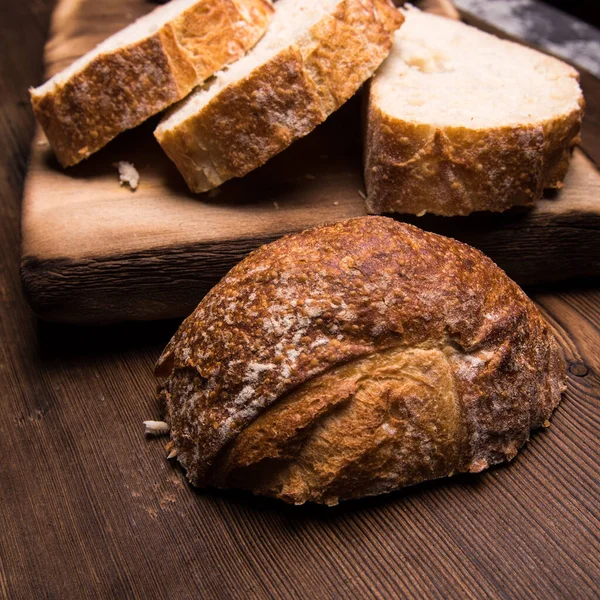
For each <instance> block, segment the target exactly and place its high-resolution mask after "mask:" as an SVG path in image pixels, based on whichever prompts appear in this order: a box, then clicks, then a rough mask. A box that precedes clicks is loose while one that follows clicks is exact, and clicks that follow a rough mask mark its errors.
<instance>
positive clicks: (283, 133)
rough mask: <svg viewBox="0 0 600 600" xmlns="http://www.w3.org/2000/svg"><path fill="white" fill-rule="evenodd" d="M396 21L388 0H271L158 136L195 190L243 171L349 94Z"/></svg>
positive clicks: (381, 53) (383, 49)
mask: <svg viewBox="0 0 600 600" xmlns="http://www.w3.org/2000/svg"><path fill="white" fill-rule="evenodd" d="M402 20H403V19H402V16H401V15H400V13H399V11H398V10H396V9H395V8H394V7H393V6H392V5H391V4H390V3H389V0H279V2H277V4H276V5H275V17H274V18H273V22H272V24H271V26H270V27H269V30H268V31H267V33H266V35H265V36H264V37H263V39H262V40H261V41H260V42H259V43H258V44H257V45H256V47H255V48H254V49H253V50H252V51H251V52H249V53H248V54H247V55H246V56H245V57H244V58H243V59H242V60H240V61H238V62H237V63H235V64H233V65H232V66H231V67H230V68H228V69H226V70H223V71H221V72H220V73H218V74H217V76H216V77H215V78H214V79H213V80H211V81H210V82H209V83H208V84H207V85H206V86H204V88H203V89H200V90H199V91H197V92H195V93H193V94H192V95H191V96H190V97H189V98H188V99H186V100H185V101H184V102H183V103H182V104H181V105H179V106H178V107H175V108H174V109H173V110H172V112H171V113H170V114H169V115H167V117H166V118H165V119H164V120H163V121H162V122H161V124H160V125H159V127H158V128H157V129H156V132H155V135H156V138H157V139H158V141H159V143H160V145H161V146H162V148H163V149H164V150H165V152H166V153H167V154H168V155H169V157H170V158H171V159H172V160H173V161H174V162H175V164H176V165H177V168H178V169H179V170H180V171H181V173H182V175H183V176H184V178H185V180H186V181H187V183H188V185H189V187H190V189H191V190H192V191H194V192H204V191H207V190H210V189H211V188H214V187H217V186H219V185H220V184H221V183H223V182H224V181H226V180H228V179H231V178H232V177H241V176H242V175H245V174H246V173H248V172H249V171H251V170H253V169H255V168H257V167H259V166H260V165H262V164H264V163H265V162H266V161H267V160H269V158H271V157H272V156H274V155H275V154H277V153H278V152H281V151H282V150H284V149H285V148H287V147H288V146H289V145H290V144H291V143H292V142H293V141H294V140H296V139H298V138H300V137H302V136H304V135H306V134H307V133H309V132H310V131H312V130H313V129H314V128H315V127H316V126H317V125H318V124H319V123H321V122H322V121H324V120H325V119H326V118H327V117H328V116H329V115H330V114H331V113H332V112H333V111H335V110H336V109H337V108H339V107H340V105H341V104H343V103H344V102H345V101H346V100H347V99H348V98H350V96H352V94H354V92H356V90H357V89H358V88H359V86H360V85H361V84H362V83H363V82H364V81H365V80H366V79H368V78H369V77H370V76H371V75H372V74H373V72H374V71H375V69H376V68H377V67H378V66H379V65H380V64H381V62H382V61H383V59H384V58H385V57H386V56H387V55H388V53H389V51H390V48H391V45H392V39H393V32H394V30H395V29H397V28H398V27H399V26H400V24H401V23H402Z"/></svg>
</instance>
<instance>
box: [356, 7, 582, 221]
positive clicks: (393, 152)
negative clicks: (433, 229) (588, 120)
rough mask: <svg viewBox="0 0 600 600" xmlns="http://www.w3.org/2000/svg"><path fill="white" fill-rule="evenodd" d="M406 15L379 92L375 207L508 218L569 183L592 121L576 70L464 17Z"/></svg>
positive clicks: (377, 80)
mask: <svg viewBox="0 0 600 600" xmlns="http://www.w3.org/2000/svg"><path fill="white" fill-rule="evenodd" d="M404 14H405V16H406V22H405V24H404V25H403V27H402V29H401V30H400V31H399V32H398V33H397V34H396V42H395V44H394V48H393V50H392V52H391V54H390V56H389V58H388V59H387V60H386V61H385V62H384V63H383V65H382V66H381V68H380V69H379V70H378V71H377V73H376V75H375V77H374V78H373V81H372V83H371V86H370V93H369V99H368V111H367V123H366V141H365V182H366V188H367V210H368V212H370V213H377V214H380V213H389V212H399V213H412V214H417V215H421V214H424V213H426V212H429V213H434V214H438V215H447V216H451V215H466V214H469V213H471V212H473V211H479V210H492V211H503V210H505V209H507V208H509V207H511V206H514V205H525V206H527V205H532V204H533V203H534V201H535V200H536V199H539V198H540V197H541V196H542V192H543V190H544V188H557V187H560V186H561V185H562V181H563V179H564V177H565V175H566V172H567V169H568V165H569V160H570V156H571V150H572V148H573V146H574V145H575V144H576V143H577V142H578V141H579V131H580V126H581V119H582V115H583V96H582V94H581V89H580V88H579V84H578V73H577V71H575V69H573V68H572V67H570V66H569V65H567V64H565V63H563V62H561V61H559V60H557V59H555V58H552V57H550V56H546V55H545V54H542V53H541V52H537V51H535V50H532V49H530V48H526V47H524V46H521V45H519V44H515V43H512V42H508V41H505V40H501V39H499V38H497V37H494V36H492V35H489V34H487V33H484V32H482V31H479V30H477V29H474V28H472V27H469V26H467V25H465V24H463V23H460V22H458V21H453V20H450V19H444V18H442V17H438V16H434V15H430V14H427V13H423V12H421V11H419V10H417V9H414V8H412V9H408V10H405V11H404Z"/></svg>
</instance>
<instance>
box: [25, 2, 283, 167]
mask: <svg viewBox="0 0 600 600" xmlns="http://www.w3.org/2000/svg"><path fill="white" fill-rule="evenodd" d="M272 13H273V6H272V4H271V2H270V0H172V1H171V2H169V3H168V4H166V5H164V6H161V7H158V8H156V9H155V10H154V11H152V12H151V13H150V14H148V15H146V16H144V17H142V18H141V19H138V20H137V21H136V22H135V23H133V24H132V25H130V26H129V27H126V28H125V29H123V30H122V31H120V32H118V33H117V34H115V35H113V36H111V37H109V38H108V39H107V40H105V41H104V42H102V43H101V44H100V45H99V46H97V47H96V48H95V49H94V50H92V51H91V52H89V53H87V54H86V55H84V56H82V57H81V58H80V59H78V60H76V61H75V62H74V63H73V64H72V65H70V66H69V67H68V68H67V69H65V70H64V71H62V72H60V73H58V74H57V75H55V76H54V77H52V78H51V79H50V80H48V81H47V82H46V83H45V84H44V85H42V86H40V87H38V88H36V89H32V90H31V100H32V104H33V109H34V111H35V114H36V117H37V119H38V121H39V123H40V125H41V126H42V128H43V130H44V132H45V133H46V136H47V138H48V140H49V142H50V144H51V145H52V147H53V149H54V151H55V153H56V156H57V158H58V160H59V162H60V163H61V164H62V165H63V166H65V167H66V166H70V165H74V164H76V163H78V162H80V161H81V160H83V159H85V158H87V157H88V156H90V155H91V154H93V153H94V152H96V151H97V150H99V149H100V148H102V147H103V146H104V145H106V144H107V143H108V142H109V141H110V140H112V139H113V138H114V137H115V136H117V135H118V134H119V133H121V132H123V131H125V130H127V129H131V128H133V127H136V126H137V125H139V124H140V123H142V122H143V121H145V120H146V119H148V118H149V117H151V116H152V115H154V114H156V113H158V112H160V111H162V110H164V109H165V108H167V107H168V106H170V105H171V104H173V103H174V102H177V101H178V100H181V99H182V98H184V97H185V96H187V95H188V94H189V93H190V91H191V90H192V89H193V88H194V87H195V86H197V85H198V84H199V83H202V82H203V81H204V80H205V79H207V78H208V77H209V76H211V75H212V74H213V73H214V72H215V71H218V70H219V69H221V68H222V67H223V66H224V65H227V64H229V63H231V62H233V61H235V60H237V59H238V58H240V57H242V56H243V55H244V54H245V53H246V52H247V51H248V49H249V48H251V47H252V46H254V44H256V42H257V41H258V40H259V39H260V38H261V37H262V35H263V34H264V32H265V30H266V28H267V26H268V24H269V21H270V19H271V16H272Z"/></svg>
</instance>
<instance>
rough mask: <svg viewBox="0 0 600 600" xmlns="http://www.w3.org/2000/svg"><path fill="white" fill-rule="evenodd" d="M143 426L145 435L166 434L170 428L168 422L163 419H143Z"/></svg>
mask: <svg viewBox="0 0 600 600" xmlns="http://www.w3.org/2000/svg"><path fill="white" fill-rule="evenodd" d="M144 427H145V428H146V430H145V431H144V433H145V434H146V435H156V436H159V435H167V434H168V433H169V431H170V430H171V428H170V427H169V425H168V423H165V422H164V421H144Z"/></svg>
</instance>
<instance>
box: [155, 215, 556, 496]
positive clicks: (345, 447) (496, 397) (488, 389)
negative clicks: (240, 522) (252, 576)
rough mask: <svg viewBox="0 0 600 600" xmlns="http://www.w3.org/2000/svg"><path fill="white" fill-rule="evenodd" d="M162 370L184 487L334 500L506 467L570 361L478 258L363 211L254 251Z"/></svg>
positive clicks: (527, 305)
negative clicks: (185, 478) (234, 488)
mask: <svg viewBox="0 0 600 600" xmlns="http://www.w3.org/2000/svg"><path fill="white" fill-rule="evenodd" d="M157 376H159V377H160V378H161V397H162V399H163V400H164V401H165V405H166V413H167V415H166V417H167V420H168V421H169V423H170V425H171V436H172V440H173V442H174V444H175V448H176V451H177V453H178V456H179V460H180V462H181V463H182V465H183V466H184V467H185V468H186V469H187V474H188V477H189V479H190V481H192V482H193V483H194V484H195V485H199V486H206V485H217V486H227V487H229V486H239V487H245V488H247V489H250V490H252V491H254V492H256V493H263V494H268V495H273V496H277V497H280V498H282V499H284V500H286V501H288V502H296V503H302V502H305V501H316V502H326V503H329V504H332V503H335V502H337V501H338V500H339V499H346V498H355V497H360V496H363V495H366V494H375V493H381V492H384V491H390V490H392V489H396V488H398V487H401V486H404V485H411V484H414V483H418V482H419V481H423V480H425V479H430V478H434V477H441V476H444V475H449V474H451V473H453V472H456V471H480V470H482V469H484V468H486V467H487V466H489V465H493V464H497V463H499V462H502V461H504V460H510V459H512V458H513V456H514V455H515V454H516V452H517V450H518V449H519V448H520V447H521V446H522V445H523V443H525V441H527V439H528V437H529V431H530V430H531V429H533V428H536V427H539V426H541V425H542V424H543V423H544V422H545V421H546V420H547V419H548V418H549V417H550V415H551V413H552V410H553V409H554V408H555V406H556V405H557V404H558V402H559V400H560V394H561V391H562V389H563V384H564V365H563V363H562V359H561V357H560V353H559V350H558V346H557V344H556V342H555V340H554V338H553V336H552V334H551V332H550V330H549V327H548V325H547V324H546V323H545V322H544V320H543V319H542V317H541V315H540V313H539V311H538V310H537V308H536V307H535V305H534V304H533V303H532V302H531V301H530V300H529V299H528V298H527V297H526V296H525V294H524V293H523V292H522V291H521V290H520V289H519V287H518V286H517V285H516V284H515V283H513V282H512V281H511V280H510V279H508V277H507V276H506V275H505V274H504V273H503V272H502V271H501V270H500V269H499V268H498V267H496V266H495V265H494V264H493V263H492V262H491V261H490V260H489V259H488V258H486V257H485V256H483V255H482V254H481V253H480V252H478V251H477V250H475V249H473V248H470V247H468V246H466V245H464V244H461V243H459V242H456V241H454V240H451V239H448V238H444V237H441V236H438V235H435V234H431V233H427V232H424V231H421V230H419V229H417V228H415V227H412V226H410V225H406V224H402V223H398V222H396V221H393V220H391V219H387V218H383V217H362V218H357V219H352V220H349V221H345V222H342V223H338V224H335V225H331V226H325V227H319V228H315V229H311V230H308V231H305V232H303V233H300V234H296V235H291V236H286V237H284V238H282V239H280V240H278V241H277V242H274V243H273V244H270V245H268V246H264V247H262V248H260V249H258V250H257V251H255V252H253V253H252V254H251V255H250V256H249V257H248V258H247V259H245V260H244V261H242V262H241V263H240V264H239V265H237V266H236V267H235V268H234V269H232V270H231V271H230V273H229V274H228V275H227V276H226V277H225V278H224V279H223V280H222V281H221V282H220V283H219V284H218V285H217V286H216V287H215V288H213V290H212V291H211V292H209V294H208V295H207V296H206V297H205V298H204V300H202V302H201V303H200V305H199V306H198V308H197V309H196V310H195V312H194V313H193V314H192V315H191V316H190V317H189V318H188V319H187V320H186V321H185V322H184V324H183V325H182V326H181V328H180V329H179V331H178V332H177V333H176V335H175V336H174V337H173V339H172V340H171V342H170V343H169V345H168V346H167V348H166V349H165V351H164V353H163V355H162V356H161V358H160V360H159V362H158V364H157Z"/></svg>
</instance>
